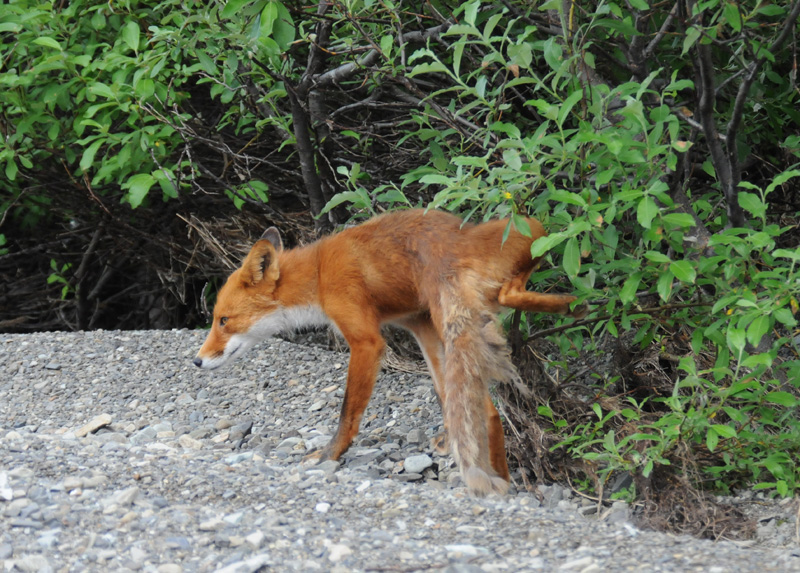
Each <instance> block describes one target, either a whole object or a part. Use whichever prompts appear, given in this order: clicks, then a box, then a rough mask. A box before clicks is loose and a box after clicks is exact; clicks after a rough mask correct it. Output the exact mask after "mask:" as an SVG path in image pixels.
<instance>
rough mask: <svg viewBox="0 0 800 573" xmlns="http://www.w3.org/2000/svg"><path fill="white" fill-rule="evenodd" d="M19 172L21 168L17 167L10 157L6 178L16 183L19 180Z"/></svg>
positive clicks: (7, 163)
mask: <svg viewBox="0 0 800 573" xmlns="http://www.w3.org/2000/svg"><path fill="white" fill-rule="evenodd" d="M18 172H19V167H17V164H16V162H14V160H13V159H11V158H10V157H9V159H8V161H7V162H6V177H8V180H9V181H14V180H15V179H16V178H17V173H18Z"/></svg>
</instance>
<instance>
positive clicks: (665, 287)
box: [656, 270, 675, 302]
mask: <svg viewBox="0 0 800 573" xmlns="http://www.w3.org/2000/svg"><path fill="white" fill-rule="evenodd" d="M674 278H675V277H674V276H673V275H672V273H671V272H670V271H669V270H667V271H664V272H663V273H661V276H659V277H658V283H656V291H657V292H658V296H660V297H661V300H663V301H664V302H669V297H670V296H671V295H672V280H673V279H674Z"/></svg>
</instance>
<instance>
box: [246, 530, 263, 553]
mask: <svg viewBox="0 0 800 573" xmlns="http://www.w3.org/2000/svg"><path fill="white" fill-rule="evenodd" d="M244 540H245V542H247V544H248V545H249V546H250V547H252V548H253V549H258V548H259V547H261V544H262V543H264V534H263V533H262V532H261V531H254V532H253V533H251V534H250V535H248V536H247V537H245V538H244Z"/></svg>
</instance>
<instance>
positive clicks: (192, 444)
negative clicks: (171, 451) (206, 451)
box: [178, 434, 203, 450]
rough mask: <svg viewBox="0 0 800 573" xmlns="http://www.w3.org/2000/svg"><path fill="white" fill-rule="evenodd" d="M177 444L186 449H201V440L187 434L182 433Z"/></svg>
mask: <svg viewBox="0 0 800 573" xmlns="http://www.w3.org/2000/svg"><path fill="white" fill-rule="evenodd" d="M178 444H180V445H181V446H183V447H184V448H186V449H187V450H201V449H203V442H201V441H200V440H195V439H194V438H193V437H191V436H190V435H189V434H183V435H182V436H181V437H180V438H178Z"/></svg>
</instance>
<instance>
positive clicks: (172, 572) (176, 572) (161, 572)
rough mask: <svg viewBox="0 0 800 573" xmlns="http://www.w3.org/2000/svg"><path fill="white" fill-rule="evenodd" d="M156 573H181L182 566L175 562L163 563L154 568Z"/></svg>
mask: <svg viewBox="0 0 800 573" xmlns="http://www.w3.org/2000/svg"><path fill="white" fill-rule="evenodd" d="M156 571H158V573H183V567H181V566H180V565H178V564H177V563H164V564H162V565H159V566H158V568H157V569H156Z"/></svg>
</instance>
